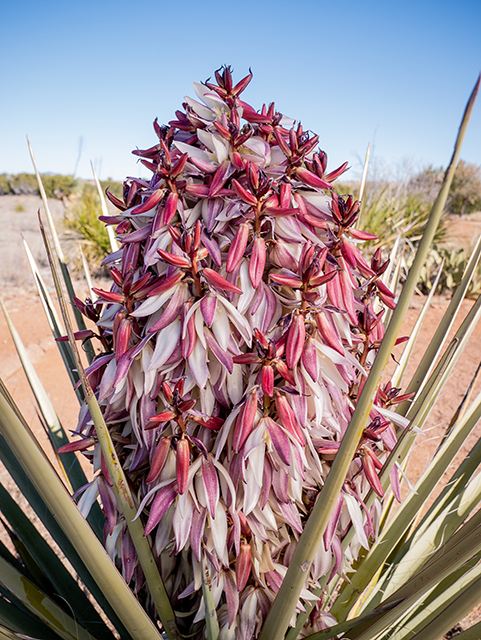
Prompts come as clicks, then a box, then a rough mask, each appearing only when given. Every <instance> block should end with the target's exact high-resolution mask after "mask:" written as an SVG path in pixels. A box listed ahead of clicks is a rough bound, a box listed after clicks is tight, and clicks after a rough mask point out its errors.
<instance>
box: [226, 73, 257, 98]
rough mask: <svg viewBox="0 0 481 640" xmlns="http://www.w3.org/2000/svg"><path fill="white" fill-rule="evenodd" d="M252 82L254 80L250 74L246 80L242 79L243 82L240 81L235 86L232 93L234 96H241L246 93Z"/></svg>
mask: <svg viewBox="0 0 481 640" xmlns="http://www.w3.org/2000/svg"><path fill="white" fill-rule="evenodd" d="M251 80H252V72H250V73H249V74H248V75H247V76H245V78H242V80H239V82H238V83H237V84H236V85H235V87H234V88H233V89H232V91H231V93H232V95H233V96H238V95H240V94H241V93H242V92H243V91H244V89H246V88H247V85H248V84H249V82H250V81H251Z"/></svg>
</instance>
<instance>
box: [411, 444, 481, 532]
mask: <svg viewBox="0 0 481 640" xmlns="http://www.w3.org/2000/svg"><path fill="white" fill-rule="evenodd" d="M480 460H481V438H479V439H478V440H477V442H476V444H475V445H474V446H473V447H472V449H471V451H470V452H469V453H468V455H467V456H466V457H465V458H464V460H463V462H462V463H461V464H460V465H459V467H458V468H457V469H456V471H455V472H454V473H453V475H452V476H451V477H450V478H449V480H448V481H447V483H446V486H445V487H444V489H443V491H442V493H441V494H440V495H439V496H438V497H437V498H436V500H435V501H434V502H433V504H432V505H431V507H430V508H429V509H428V511H427V512H426V514H425V515H424V517H423V518H422V520H421V521H420V522H419V524H418V526H417V530H418V531H420V532H422V531H423V530H424V529H425V528H426V527H428V526H429V525H430V524H431V523H432V522H433V520H434V519H435V518H437V517H438V515H439V513H441V512H442V511H444V510H445V509H446V506H447V505H448V504H449V503H450V502H451V501H452V500H453V498H455V497H456V495H457V494H458V493H460V492H461V491H462V490H463V489H464V487H465V486H466V484H467V483H468V482H469V481H470V479H471V477H472V475H473V474H474V472H475V471H476V469H477V468H478V466H479V461H480Z"/></svg>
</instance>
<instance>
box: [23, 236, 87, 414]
mask: <svg viewBox="0 0 481 640" xmlns="http://www.w3.org/2000/svg"><path fill="white" fill-rule="evenodd" d="M23 245H24V248H25V253H26V254H27V260H28V262H29V265H30V269H31V271H32V275H33V279H34V281H35V285H36V287H37V291H38V295H39V297H40V302H41V303H42V306H43V309H44V311H45V316H46V318H47V320H48V323H49V326H50V330H51V331H52V335H53V337H54V338H60V337H61V336H63V335H65V331H64V329H63V328H62V324H61V322H60V319H59V317H58V315H57V311H56V309H55V306H54V304H53V302H52V299H51V297H50V295H49V293H48V291H47V287H46V285H45V283H44V281H43V279H42V276H41V275H40V271H39V269H38V267H37V263H36V262H35V259H34V257H33V255H32V252H31V251H30V247H29V246H28V244H27V241H26V240H25V238H24V239H23ZM56 345H57V347H58V350H59V352H60V355H61V356H62V360H63V363H64V365H65V368H66V370H67V373H68V375H69V378H70V381H71V383H72V387H73V388H74V389H75V393H76V395H77V398H78V400H79V402H80V404H82V402H83V401H84V395H83V389H82V387H81V386H80V387H79V386H78V383H79V382H80V378H79V375H78V373H77V370H76V369H75V360H74V357H73V355H72V350H71V349H70V345H69V343H68V342H64V341H57V342H56Z"/></svg>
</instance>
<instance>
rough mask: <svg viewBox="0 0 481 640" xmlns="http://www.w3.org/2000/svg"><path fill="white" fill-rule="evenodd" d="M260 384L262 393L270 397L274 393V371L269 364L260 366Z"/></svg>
mask: <svg viewBox="0 0 481 640" xmlns="http://www.w3.org/2000/svg"><path fill="white" fill-rule="evenodd" d="M261 385H262V390H263V391H264V393H265V394H266V395H268V396H270V397H271V398H272V395H273V394H274V371H273V369H272V367H271V366H269V365H264V366H263V367H262V375H261Z"/></svg>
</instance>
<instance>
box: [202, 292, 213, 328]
mask: <svg viewBox="0 0 481 640" xmlns="http://www.w3.org/2000/svg"><path fill="white" fill-rule="evenodd" d="M216 308H217V297H216V296H215V295H214V294H213V293H209V294H207V295H206V296H204V297H203V298H202V300H201V302H200V310H201V311H202V316H203V318H204V321H205V324H206V325H207V326H208V327H211V326H212V323H213V322H214V316H215V310H216Z"/></svg>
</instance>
